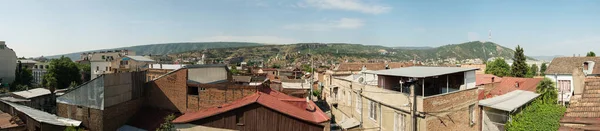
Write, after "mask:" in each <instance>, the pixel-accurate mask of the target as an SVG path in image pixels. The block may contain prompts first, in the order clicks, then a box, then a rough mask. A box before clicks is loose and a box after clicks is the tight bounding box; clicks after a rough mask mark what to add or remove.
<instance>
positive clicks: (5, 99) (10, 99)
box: [0, 96, 29, 102]
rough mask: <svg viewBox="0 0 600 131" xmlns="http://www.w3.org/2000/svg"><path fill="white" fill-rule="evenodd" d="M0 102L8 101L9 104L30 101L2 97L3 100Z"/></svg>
mask: <svg viewBox="0 0 600 131" xmlns="http://www.w3.org/2000/svg"><path fill="white" fill-rule="evenodd" d="M0 100H3V101H8V102H26V101H29V100H26V99H19V98H14V97H10V96H8V97H2V98H0Z"/></svg>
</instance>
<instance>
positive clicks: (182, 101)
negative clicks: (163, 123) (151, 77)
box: [146, 69, 187, 112]
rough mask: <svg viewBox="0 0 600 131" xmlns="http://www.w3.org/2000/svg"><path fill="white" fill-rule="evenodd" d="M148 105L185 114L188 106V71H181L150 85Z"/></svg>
mask: <svg viewBox="0 0 600 131" xmlns="http://www.w3.org/2000/svg"><path fill="white" fill-rule="evenodd" d="M149 86H150V89H149V90H148V92H149V93H148V94H149V96H148V101H147V103H146V105H149V106H153V107H158V108H161V109H167V110H171V111H176V112H185V111H186V110H187V109H186V104H187V102H186V101H187V98H186V97H187V94H186V91H187V69H180V70H178V71H176V72H173V73H171V74H169V75H166V76H164V77H162V78H159V79H157V80H155V81H151V82H150V83H149Z"/></svg>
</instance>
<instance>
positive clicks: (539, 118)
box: [505, 99, 566, 131]
mask: <svg viewBox="0 0 600 131" xmlns="http://www.w3.org/2000/svg"><path fill="white" fill-rule="evenodd" d="M565 111H566V108H565V107H563V106H561V105H558V104H548V103H544V102H543V100H541V99H536V100H535V101H534V102H532V103H531V104H530V105H529V106H527V107H525V109H523V110H522V111H521V112H520V113H518V114H516V115H513V116H511V118H512V120H511V121H509V122H508V123H507V124H506V126H505V128H506V130H507V131H530V130H532V129H535V130H540V131H556V130H558V128H559V127H560V123H559V121H560V118H561V117H562V116H563V114H564V113H565Z"/></svg>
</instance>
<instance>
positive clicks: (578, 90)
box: [572, 68, 585, 95]
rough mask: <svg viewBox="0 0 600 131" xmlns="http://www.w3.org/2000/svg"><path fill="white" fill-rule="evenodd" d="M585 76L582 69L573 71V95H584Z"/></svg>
mask: <svg viewBox="0 0 600 131" xmlns="http://www.w3.org/2000/svg"><path fill="white" fill-rule="evenodd" d="M584 83H585V74H584V73H583V69H582V68H576V69H573V81H572V84H573V93H574V94H575V95H580V94H582V93H583V88H584V87H585V85H584Z"/></svg>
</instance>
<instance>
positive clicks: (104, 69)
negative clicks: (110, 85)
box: [79, 50, 135, 79]
mask: <svg viewBox="0 0 600 131" xmlns="http://www.w3.org/2000/svg"><path fill="white" fill-rule="evenodd" d="M128 55H135V52H134V51H130V50H114V51H113V50H110V51H100V52H90V53H83V54H81V58H80V60H79V61H89V62H90V67H91V71H90V72H91V75H90V79H94V78H96V77H98V76H100V75H102V74H109V73H114V72H113V68H114V67H113V66H112V62H113V61H114V60H119V59H121V58H122V57H125V56H128ZM80 63H81V62H80Z"/></svg>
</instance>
